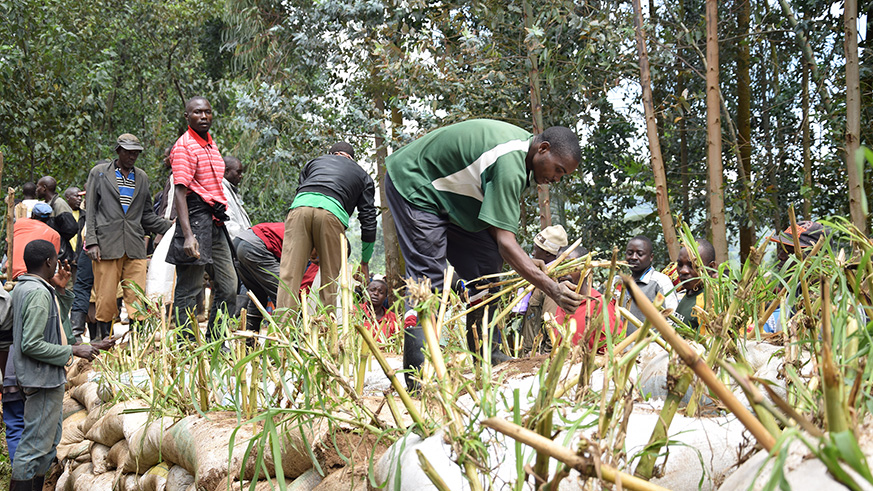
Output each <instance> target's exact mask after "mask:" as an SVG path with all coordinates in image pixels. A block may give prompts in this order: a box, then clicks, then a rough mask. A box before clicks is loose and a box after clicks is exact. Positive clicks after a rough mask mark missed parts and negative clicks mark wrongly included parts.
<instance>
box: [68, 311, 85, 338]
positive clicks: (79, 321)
mask: <svg viewBox="0 0 873 491" xmlns="http://www.w3.org/2000/svg"><path fill="white" fill-rule="evenodd" d="M87 317H88V313H87V312H79V311H76V310H74V311H72V312H70V327H71V328H72V329H73V336H75V337H76V342H77V343H81V342H82V335H83V334H85V321H86V320H87Z"/></svg>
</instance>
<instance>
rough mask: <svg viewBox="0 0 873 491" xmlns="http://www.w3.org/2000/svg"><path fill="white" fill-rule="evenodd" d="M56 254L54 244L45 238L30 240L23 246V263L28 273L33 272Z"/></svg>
mask: <svg viewBox="0 0 873 491" xmlns="http://www.w3.org/2000/svg"><path fill="white" fill-rule="evenodd" d="M57 255H58V251H57V250H55V246H54V244H52V243H51V242H49V241H47V240H43V239H37V240H32V241H30V242H28V243H27V245H26V246H24V265H25V266H27V272H28V273H34V272H36V270H38V269H39V268H41V267H42V265H43V264H44V263H45V262H46V260H47V259H49V258H52V257H55V256H57Z"/></svg>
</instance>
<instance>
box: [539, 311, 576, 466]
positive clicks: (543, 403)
mask: <svg viewBox="0 0 873 491" xmlns="http://www.w3.org/2000/svg"><path fill="white" fill-rule="evenodd" d="M575 331H576V320H575V319H572V318H571V319H570V322H569V329H566V330H564V332H562V338H561V342H560V344H559V345H558V347H557V349H556V350H555V352H554V353H553V356H552V361H551V363H549V372H548V373H547V374H546V381H545V383H544V384H543V386H542V387H541V388H540V391H539V394H538V395H537V400H536V402H535V403H534V407H533V409H532V410H531V416H532V417H533V418H535V419H534V420H533V421H535V426H534V428H535V429H536V432H537V433H538V434H540V435H543V437H545V438H551V436H552V416H553V415H554V411H553V409H552V407H551V406H552V400H553V399H554V397H555V390H556V389H557V386H558V380H559V379H560V378H561V369H562V368H563V367H564V361H565V360H566V359H567V354H569V352H570V339H569V338H570V334H569V333H572V332H575ZM534 474H536V475H537V476H541V477H543V478H544V479H545V478H547V477H548V475H549V455H548V454H546V453H542V452H537V457H536V463H535V464H534Z"/></svg>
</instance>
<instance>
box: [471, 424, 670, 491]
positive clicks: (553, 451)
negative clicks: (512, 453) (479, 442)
mask: <svg viewBox="0 0 873 491" xmlns="http://www.w3.org/2000/svg"><path fill="white" fill-rule="evenodd" d="M482 426H485V427H486V428H492V429H494V430H495V431H499V432H500V433H503V434H504V435H506V436H508V437H510V438H512V439H513V440H517V441H520V442H522V443H524V444H525V445H528V446H530V447H531V448H533V449H534V450H536V451H537V452H541V453H543V454H545V455H548V456H549V457H552V458H554V459H557V460H560V461H561V462H563V463H565V464H567V465H569V466H570V467H572V468H574V469H576V470H577V471H579V473H580V474H582V475H583V476H585V477H591V478H602V479H603V480H604V481H608V482H611V483H616V482H621V486H622V487H623V488H624V489H628V490H630V491H667V489H666V488H662V487H661V486H658V485H657V484H652V483H650V482H648V481H645V480H643V479H640V478H638V477H634V476H632V475H630V474H627V473H624V472H621V471H619V470H617V469H615V468H614V467H612V466H609V465H606V464H602V463H601V464H600V465H599V466H596V465H595V464H594V463H593V462H592V460H590V459H586V458H585V457H582V456H581V455H578V454H577V453H575V452H573V451H572V450H570V449H569V448H567V447H563V446H561V445H559V444H557V443H555V442H553V441H552V440H550V439H548V438H546V437H544V436H542V435H538V434H536V433H534V432H533V431H530V430H528V429H527V428H524V427H522V426H519V425H517V424H514V423H511V422H509V421H506V420H504V419H500V418H488V419H486V420H485V421H482Z"/></svg>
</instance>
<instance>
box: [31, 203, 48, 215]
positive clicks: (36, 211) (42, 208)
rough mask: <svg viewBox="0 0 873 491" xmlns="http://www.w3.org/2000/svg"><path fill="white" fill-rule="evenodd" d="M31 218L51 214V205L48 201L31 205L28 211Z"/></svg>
mask: <svg viewBox="0 0 873 491" xmlns="http://www.w3.org/2000/svg"><path fill="white" fill-rule="evenodd" d="M30 216H31V217H33V218H46V217H50V216H52V207H51V206H49V205H48V203H37V204H35V205H33V210H32V211H31V212H30Z"/></svg>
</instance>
